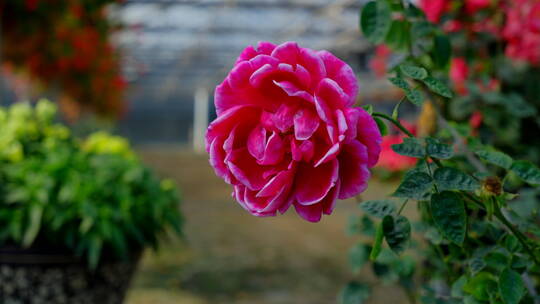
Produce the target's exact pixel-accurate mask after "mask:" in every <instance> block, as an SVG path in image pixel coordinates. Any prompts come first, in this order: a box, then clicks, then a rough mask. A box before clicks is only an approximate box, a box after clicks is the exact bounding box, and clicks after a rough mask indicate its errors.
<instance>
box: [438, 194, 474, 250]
mask: <svg viewBox="0 0 540 304" xmlns="http://www.w3.org/2000/svg"><path fill="white" fill-rule="evenodd" d="M430 207H431V214H432V216H433V221H434V222H435V225H436V226H437V228H438V229H439V231H440V232H441V234H442V235H443V236H444V237H445V238H447V239H448V240H450V241H452V242H454V243H456V244H457V245H461V244H463V241H464V240H465V234H466V231H467V213H466V212H465V206H464V204H463V200H461V198H460V197H459V195H458V194H456V193H454V192H450V191H443V192H441V193H436V194H433V195H432V196H431V205H430Z"/></svg>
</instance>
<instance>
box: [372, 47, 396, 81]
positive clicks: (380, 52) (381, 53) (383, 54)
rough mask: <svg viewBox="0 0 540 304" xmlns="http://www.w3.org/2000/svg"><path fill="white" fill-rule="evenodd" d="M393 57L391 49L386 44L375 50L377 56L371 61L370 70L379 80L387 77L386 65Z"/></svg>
mask: <svg viewBox="0 0 540 304" xmlns="http://www.w3.org/2000/svg"><path fill="white" fill-rule="evenodd" d="M391 55H392V51H391V50H390V48H389V47H388V46H386V45H384V44H381V45H378V46H377V47H376V48H375V55H374V56H373V57H372V58H371V60H370V61H369V68H370V69H371V70H372V71H373V72H374V73H375V76H377V78H383V77H384V76H385V75H386V65H387V63H388V59H389V58H390V56H391Z"/></svg>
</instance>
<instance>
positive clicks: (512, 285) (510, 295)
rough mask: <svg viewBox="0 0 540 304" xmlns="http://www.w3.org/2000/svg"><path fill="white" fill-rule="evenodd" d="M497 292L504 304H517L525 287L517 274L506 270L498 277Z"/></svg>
mask: <svg viewBox="0 0 540 304" xmlns="http://www.w3.org/2000/svg"><path fill="white" fill-rule="evenodd" d="M499 292H500V293H501V298H502V300H503V301H504V303H505V304H518V303H519V302H520V300H521V298H522V297H523V294H524V292H525V285H524V284H523V280H522V279H521V276H520V275H519V273H517V272H515V271H514V270H512V269H509V268H506V269H505V270H503V271H502V272H501V276H500V277H499Z"/></svg>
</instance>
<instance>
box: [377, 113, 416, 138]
mask: <svg viewBox="0 0 540 304" xmlns="http://www.w3.org/2000/svg"><path fill="white" fill-rule="evenodd" d="M372 116H377V117H381V118H384V119H386V120H388V121H389V122H391V123H393V124H394V125H395V126H396V127H398V128H399V129H400V130H401V131H402V132H403V133H405V134H407V136H409V137H414V135H413V134H412V133H411V132H409V130H407V128H405V127H404V126H403V125H402V124H401V123H400V122H399V121H397V120H396V119H393V118H392V117H390V116H388V115H386V114H383V113H378V112H374V113H373V114H372Z"/></svg>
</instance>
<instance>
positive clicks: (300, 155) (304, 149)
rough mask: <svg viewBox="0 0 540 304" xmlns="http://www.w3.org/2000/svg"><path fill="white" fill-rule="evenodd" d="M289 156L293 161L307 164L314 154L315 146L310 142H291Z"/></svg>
mask: <svg viewBox="0 0 540 304" xmlns="http://www.w3.org/2000/svg"><path fill="white" fill-rule="evenodd" d="M291 154H292V158H293V160H295V161H297V162H300V161H305V162H309V161H310V160H311V159H312V158H313V154H315V145H314V144H313V142H311V141H310V140H303V141H300V144H299V141H296V140H291Z"/></svg>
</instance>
